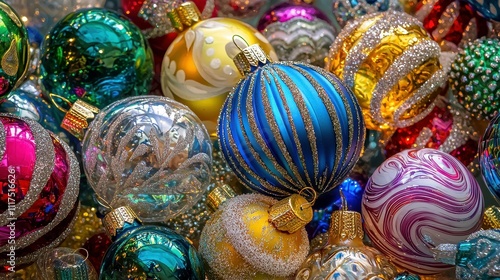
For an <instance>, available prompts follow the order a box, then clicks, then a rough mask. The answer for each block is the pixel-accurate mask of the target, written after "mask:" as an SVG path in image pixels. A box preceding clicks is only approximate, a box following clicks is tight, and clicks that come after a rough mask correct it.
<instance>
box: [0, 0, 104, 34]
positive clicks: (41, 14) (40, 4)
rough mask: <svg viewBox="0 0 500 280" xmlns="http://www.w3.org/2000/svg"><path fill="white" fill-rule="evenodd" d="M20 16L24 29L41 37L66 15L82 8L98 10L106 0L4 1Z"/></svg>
mask: <svg viewBox="0 0 500 280" xmlns="http://www.w3.org/2000/svg"><path fill="white" fill-rule="evenodd" d="M4 2H6V3H7V4H9V5H10V6H11V7H12V8H13V9H14V10H15V11H16V12H17V13H18V14H19V15H20V16H21V19H22V21H23V23H24V24H25V25H26V27H28V28H31V29H33V30H36V32H37V33H39V34H41V36H45V34H47V33H49V31H50V29H51V28H52V27H53V26H54V25H55V24H56V23H57V22H58V21H59V20H60V19H62V18H63V17H65V16H66V15H67V14H69V13H71V12H74V11H76V10H79V9H84V8H99V7H102V6H103V5H104V2H106V0H50V1H31V0H5V1H4Z"/></svg>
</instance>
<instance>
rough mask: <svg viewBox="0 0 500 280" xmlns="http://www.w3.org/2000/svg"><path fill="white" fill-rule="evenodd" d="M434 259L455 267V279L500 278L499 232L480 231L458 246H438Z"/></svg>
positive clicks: (435, 249)
mask: <svg viewBox="0 0 500 280" xmlns="http://www.w3.org/2000/svg"><path fill="white" fill-rule="evenodd" d="M432 252H433V254H434V258H435V259H436V260H438V261H441V262H443V263H447V264H453V265H456V266H457V268H456V276H457V279H499V278H500V230H480V231H477V232H475V233H473V234H471V235H470V236H469V237H468V238H467V239H466V240H464V241H462V242H459V243H458V244H440V245H438V246H437V247H436V248H434V249H432Z"/></svg>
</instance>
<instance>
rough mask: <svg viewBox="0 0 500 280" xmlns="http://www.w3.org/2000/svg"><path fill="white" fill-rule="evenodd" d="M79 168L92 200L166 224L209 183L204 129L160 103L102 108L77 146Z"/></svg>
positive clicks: (181, 109) (182, 110)
mask: <svg viewBox="0 0 500 280" xmlns="http://www.w3.org/2000/svg"><path fill="white" fill-rule="evenodd" d="M82 146H83V166H84V169H85V173H86V175H87V179H88V181H89V183H90V185H91V186H92V188H93V189H94V190H95V191H96V193H97V195H99V196H100V197H101V198H103V199H104V200H105V201H107V202H108V203H109V204H110V205H111V206H112V207H119V206H122V205H127V206H129V207H131V208H132V209H133V210H134V212H136V213H137V215H138V216H139V217H140V218H141V219H142V220H144V221H158V222H159V221H166V220H168V219H170V218H173V217H175V216H176V215H177V214H180V213H181V212H183V211H184V210H186V209H188V208H190V207H191V206H193V205H194V204H195V203H196V202H197V201H198V200H199V199H200V198H201V197H202V195H203V193H204V192H205V190H206V188H207V187H208V184H209V182H210V175H211V172H210V171H211V165H212V152H211V150H212V148H211V142H210V138H209V136H208V133H207V131H206V129H205V127H204V126H203V125H202V124H201V122H200V120H199V119H198V117H196V115H195V114H194V113H193V112H192V111H190V110H189V109H188V108H187V107H185V106H184V105H182V104H180V103H178V102H176V101H173V100H171V99H169V98H166V97H160V96H143V97H140V96H138V97H129V98H126V99H123V100H120V101H116V102H114V103H112V104H111V105H109V106H107V107H106V108H104V109H103V110H101V112H100V113H99V114H97V116H96V118H95V119H94V121H92V123H91V125H90V127H89V130H88V131H87V133H86V135H85V138H84V140H83V143H82Z"/></svg>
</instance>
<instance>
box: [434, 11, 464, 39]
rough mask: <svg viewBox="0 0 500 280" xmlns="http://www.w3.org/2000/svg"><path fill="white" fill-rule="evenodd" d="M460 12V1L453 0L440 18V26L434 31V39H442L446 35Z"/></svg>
mask: <svg viewBox="0 0 500 280" xmlns="http://www.w3.org/2000/svg"><path fill="white" fill-rule="evenodd" d="M459 13H460V3H459V2H458V1H454V2H451V4H450V5H448V7H446V10H445V11H444V13H443V14H442V15H441V17H440V18H439V21H438V22H439V24H438V26H437V27H438V28H436V29H434V31H432V37H433V38H434V40H436V41H441V40H442V39H443V38H444V36H446V35H447V34H448V32H449V31H450V28H451V27H452V25H453V23H454V22H455V20H456V19H457V18H458V15H459Z"/></svg>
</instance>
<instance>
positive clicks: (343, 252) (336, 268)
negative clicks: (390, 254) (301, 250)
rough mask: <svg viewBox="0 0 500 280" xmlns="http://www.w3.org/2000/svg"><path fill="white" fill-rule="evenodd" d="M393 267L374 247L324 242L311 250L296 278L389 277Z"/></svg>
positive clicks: (379, 279) (380, 279) (393, 273)
mask: <svg viewBox="0 0 500 280" xmlns="http://www.w3.org/2000/svg"><path fill="white" fill-rule="evenodd" d="M396 273H397V269H396V267H394V265H393V264H392V263H391V262H390V261H388V260H387V258H386V257H385V256H384V255H383V254H382V253H380V252H379V251H378V250H377V249H375V248H371V247H368V246H362V247H349V246H339V245H333V244H328V245H326V246H325V247H323V248H322V249H321V250H319V251H316V252H313V253H311V254H310V255H309V256H308V257H307V260H306V261H305V262H304V263H303V264H302V266H301V268H300V269H299V271H298V272H297V275H296V276H295V279H296V280H336V279H349V280H351V279H352V280H356V279H366V280H393V279H394V277H395V276H396Z"/></svg>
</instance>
